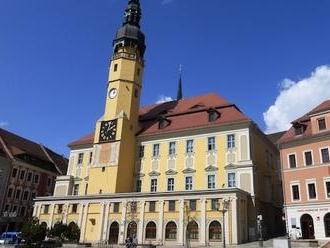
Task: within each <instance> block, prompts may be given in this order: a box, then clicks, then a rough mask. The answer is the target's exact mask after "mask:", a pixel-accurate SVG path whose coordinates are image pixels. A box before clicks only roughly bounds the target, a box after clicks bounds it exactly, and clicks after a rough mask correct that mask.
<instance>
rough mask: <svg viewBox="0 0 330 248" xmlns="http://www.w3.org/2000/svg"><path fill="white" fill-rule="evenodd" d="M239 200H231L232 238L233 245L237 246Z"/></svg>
mask: <svg viewBox="0 0 330 248" xmlns="http://www.w3.org/2000/svg"><path fill="white" fill-rule="evenodd" d="M237 207H238V204H237V198H236V197H235V198H232V199H231V205H230V210H231V237H232V244H237V243H238V239H237V237H238V228H237V225H238V222H237Z"/></svg>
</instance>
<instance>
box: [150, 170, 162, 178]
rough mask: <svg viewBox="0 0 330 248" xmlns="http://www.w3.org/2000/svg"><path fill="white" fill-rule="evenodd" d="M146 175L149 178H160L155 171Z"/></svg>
mask: <svg viewBox="0 0 330 248" xmlns="http://www.w3.org/2000/svg"><path fill="white" fill-rule="evenodd" d="M148 175H149V176H151V177H158V176H160V173H159V172H157V171H152V172H150V173H149V174H148Z"/></svg>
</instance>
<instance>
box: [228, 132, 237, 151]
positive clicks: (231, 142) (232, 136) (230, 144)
mask: <svg viewBox="0 0 330 248" xmlns="http://www.w3.org/2000/svg"><path fill="white" fill-rule="evenodd" d="M227 148H228V149H232V148H235V134H229V135H227Z"/></svg>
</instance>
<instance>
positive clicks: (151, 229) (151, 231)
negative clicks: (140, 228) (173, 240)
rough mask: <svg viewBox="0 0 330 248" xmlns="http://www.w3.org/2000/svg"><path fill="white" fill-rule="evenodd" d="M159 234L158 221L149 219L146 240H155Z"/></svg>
mask: <svg viewBox="0 0 330 248" xmlns="http://www.w3.org/2000/svg"><path fill="white" fill-rule="evenodd" d="M156 235H157V226H156V223H155V222H153V221H149V222H148V224H147V225H146V231H145V238H146V240H153V239H156Z"/></svg>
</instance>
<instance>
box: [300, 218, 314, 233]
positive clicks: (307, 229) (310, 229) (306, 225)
mask: <svg viewBox="0 0 330 248" xmlns="http://www.w3.org/2000/svg"><path fill="white" fill-rule="evenodd" d="M300 224H301V232H302V238H303V239H315V233H314V223H313V218H312V216H310V215H309V214H304V215H303V216H301V219H300Z"/></svg>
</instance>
